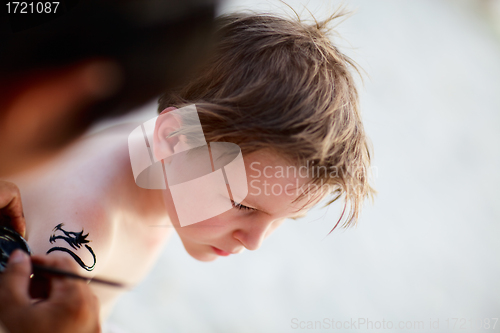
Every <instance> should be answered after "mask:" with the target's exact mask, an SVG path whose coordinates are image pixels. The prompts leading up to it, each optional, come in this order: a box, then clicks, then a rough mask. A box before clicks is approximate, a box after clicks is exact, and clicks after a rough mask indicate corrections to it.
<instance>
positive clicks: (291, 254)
mask: <svg viewBox="0 0 500 333" xmlns="http://www.w3.org/2000/svg"><path fill="white" fill-rule="evenodd" d="M287 3H288V4H289V5H290V6H292V7H293V8H294V9H295V10H296V11H297V12H299V13H301V14H302V16H303V17H304V18H307V17H310V15H309V14H308V11H307V10H309V11H310V12H311V13H313V14H314V16H315V17H316V18H318V19H321V18H324V17H326V16H327V15H328V14H329V13H331V12H332V10H334V9H335V8H336V7H337V6H338V5H339V4H341V2H338V1H328V0H326V1H321V0H319V1H313V0H310V1H294V0H287ZM344 4H345V5H346V6H347V8H348V9H351V10H355V11H356V12H355V14H354V15H353V16H352V17H350V18H349V19H347V20H346V21H345V22H343V23H342V24H340V25H339V26H338V28H337V31H338V32H339V33H340V35H341V37H342V38H341V39H339V38H334V39H333V40H334V42H335V43H336V44H338V45H340V46H341V49H342V50H343V51H344V52H345V53H347V54H348V55H350V56H351V57H352V58H353V59H354V60H355V61H356V62H358V63H359V64H360V66H361V67H362V68H363V69H364V70H365V71H366V72H367V75H365V83H364V85H363V86H360V98H361V102H362V112H363V117H364V124H365V127H366V130H367V132H368V135H369V136H370V138H371V140H372V143H373V146H374V152H375V154H374V160H373V165H374V175H375V187H376V189H377V190H378V192H379V194H378V196H377V197H376V200H375V202H374V204H370V203H367V204H366V206H365V209H364V211H363V214H362V217H361V220H360V221H359V225H358V227H357V228H353V229H349V230H346V231H343V230H342V229H338V230H336V231H334V232H333V233H332V234H331V235H330V236H328V237H325V236H326V234H327V233H328V231H329V230H330V229H331V228H332V227H333V225H334V223H335V222H336V221H337V218H338V216H339V214H340V206H339V205H334V206H332V207H330V208H328V209H319V208H318V209H316V210H315V211H314V212H313V213H311V214H310V215H309V216H308V217H306V218H303V219H301V220H298V221H293V220H290V221H287V222H285V224H284V225H283V226H282V227H280V229H278V231H277V232H276V233H275V234H273V235H272V236H271V237H270V238H269V239H268V240H267V241H266V242H264V244H263V246H262V247H261V249H259V250H258V251H256V252H249V251H247V252H244V253H243V254H240V255H237V256H232V257H228V258H220V259H219V260H217V261H216V262H213V263H201V262H197V261H195V260H194V259H192V258H191V257H189V255H188V254H187V253H186V252H185V251H184V249H183V247H182V245H181V243H180V241H179V239H178V238H177V236H175V237H174V238H173V239H172V241H171V242H170V243H169V244H168V245H167V246H166V247H165V250H164V252H163V254H162V256H161V258H160V259H159V261H158V263H157V264H156V266H155V268H154V269H153V271H152V272H151V274H150V275H149V276H148V278H147V279H146V280H145V281H144V282H143V283H142V284H141V285H139V286H138V287H137V288H136V289H134V290H133V291H131V292H129V293H128V294H126V295H124V296H123V297H122V298H121V299H120V301H119V302H118V304H117V306H116V308H115V310H114V312H113V313H112V315H111V317H110V319H109V322H108V324H109V325H111V326H114V327H118V328H120V329H122V330H123V331H124V332H134V333H142V332H148V333H149V332H151V333H155V332H199V333H205V332H206V333H211V332H217V333H225V332H227V333H235V332H237V333H239V332H242V333H244V332H252V333H254V332H264V333H267V332H269V333H274V332H329V331H335V330H336V331H342V332H365V331H366V332H378V331H402V329H398V327H397V325H399V324H400V322H402V323H403V326H406V329H404V330H405V331H411V332H429V331H434V332H483V331H485V332H492V331H497V332H500V322H497V323H496V327H495V329H494V330H493V329H492V327H493V325H494V324H495V319H493V318H499V319H498V320H499V321H500V283H499V281H500V260H499V259H500V258H499V254H500V242H499V240H500V225H499V221H500V191H499V188H500V175H499V171H500V1H498V0H490V1H486V0H484V1H465V0H464V1H451V0H448V1H446V0H418V1H417V0H414V1H408V0H406V1H400V0H377V1H374V0H364V1H361V0H359V1H358V0H356V1H351V0H350V1H348V2H344ZM305 8H307V10H305ZM248 9H250V10H255V11H257V12H272V13H277V14H281V15H289V16H290V15H292V14H291V11H290V9H287V6H286V5H284V4H283V3H280V2H279V1H276V0H273V1H271V0H269V1H250V0H246V1H236V0H230V1H227V2H226V3H225V4H224V6H223V7H222V8H221V12H230V11H234V10H248ZM155 109H156V105H155V104H150V105H148V106H147V107H145V108H144V109H142V110H139V111H138V112H137V113H136V114H134V115H131V116H129V117H127V118H126V119H125V120H128V119H132V118H134V119H139V118H144V120H147V119H150V118H152V117H154V116H155ZM122 121H124V120H122ZM152 232H154V230H152ZM294 318H295V319H294ZM325 318H327V320H331V319H333V320H335V321H349V322H350V320H351V318H352V320H353V321H354V322H356V321H357V325H356V327H351V328H348V327H345V326H344V328H342V329H338V328H337V329H335V330H334V329H332V328H330V329H328V327H326V325H325V321H324V320H325ZM359 318H365V320H370V321H372V322H373V324H372V325H374V326H376V325H377V324H376V323H375V322H376V321H378V322H380V323H382V321H383V320H384V321H385V322H386V324H385V325H386V327H387V326H388V322H389V321H391V322H392V323H393V325H394V328H393V329H392V330H383V329H377V328H379V326H376V327H373V328H372V329H369V327H367V324H364V325H360V322H359ZM453 318H458V321H457V322H455V320H454V319H453ZM486 318H489V321H490V325H489V329H484V327H485V324H486V323H487V320H485V319H486ZM447 319H448V320H447ZM479 319H482V324H483V328H482V329H479V328H478V325H479V324H480V322H479V321H478V320H479ZM436 320H439V329H438V328H437V327H438V326H436ZM309 321H310V322H312V325H314V324H315V321H320V322H321V323H322V324H323V328H322V329H320V327H319V326H318V324H317V323H316V329H300V328H298V327H297V326H302V327H307V325H308V322H309ZM430 321H431V322H430ZM408 322H409V323H410V324H408ZM415 322H417V323H415ZM418 322H423V325H424V326H420V328H418V327H419V325H421V324H419V323H418ZM464 322H465V325H463V324H464ZM330 323H331V322H330ZM431 323H432V325H433V328H434V329H431V328H430V325H431ZM454 323H455V329H453V326H454ZM486 326H487V325H486ZM474 327H475V328H474Z"/></svg>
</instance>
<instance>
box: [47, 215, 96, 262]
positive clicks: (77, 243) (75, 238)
mask: <svg viewBox="0 0 500 333" xmlns="http://www.w3.org/2000/svg"><path fill="white" fill-rule="evenodd" d="M63 225H64V224H63V223H60V224H58V225H56V226H55V228H54V229H53V231H54V234H53V235H52V236H50V238H49V242H50V243H51V244H52V243H54V242H55V241H57V240H58V239H62V240H64V241H66V243H68V244H69V245H70V246H71V247H72V248H73V249H75V250H78V249H79V248H81V247H82V245H85V248H86V249H87V250H88V251H89V252H90V254H91V255H92V258H93V259H94V263H93V264H92V266H87V265H86V264H85V263H84V262H83V260H82V259H81V258H80V257H79V256H78V255H77V254H76V253H74V252H73V251H71V250H70V249H67V248H65V247H60V246H55V247H52V248H50V249H49V250H48V251H47V253H46V254H49V253H51V252H54V251H62V252H66V253H68V254H69V255H71V256H72V257H73V259H75V261H76V262H77V263H78V264H79V265H80V266H81V267H82V268H83V269H85V270H87V271H91V270H93V269H94V267H95V264H96V257H95V254H94V251H93V250H92V248H91V247H90V246H88V245H87V243H89V242H90V241H89V240H87V237H88V235H89V234H88V233H87V234H86V235H84V234H83V229H82V231H80V232H73V231H66V230H64V229H63V228H62V226H63ZM57 231H61V232H62V233H63V234H64V235H57V236H56V234H55V233H56V232H57Z"/></svg>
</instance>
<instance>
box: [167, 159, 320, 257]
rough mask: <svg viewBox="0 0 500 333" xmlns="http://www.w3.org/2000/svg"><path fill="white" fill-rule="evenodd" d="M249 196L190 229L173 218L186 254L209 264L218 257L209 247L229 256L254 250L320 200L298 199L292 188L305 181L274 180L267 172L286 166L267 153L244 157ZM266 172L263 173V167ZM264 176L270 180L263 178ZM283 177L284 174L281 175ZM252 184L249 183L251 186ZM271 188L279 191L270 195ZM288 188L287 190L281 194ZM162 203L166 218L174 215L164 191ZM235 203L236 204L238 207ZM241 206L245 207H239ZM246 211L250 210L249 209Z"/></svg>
mask: <svg viewBox="0 0 500 333" xmlns="http://www.w3.org/2000/svg"><path fill="white" fill-rule="evenodd" d="M244 162H245V169H246V173H247V183H248V187H249V194H248V195H247V197H246V198H245V200H243V201H242V202H241V203H233V209H231V210H229V211H227V212H225V213H223V214H220V215H218V216H216V217H213V218H210V219H208V220H205V221H203V222H199V223H196V224H194V225H191V226H185V227H181V226H180V225H179V222H178V220H177V219H176V218H173V219H172V223H173V225H174V227H175V229H176V231H177V234H178V235H179V237H180V238H181V240H182V243H183V244H184V247H185V249H186V251H187V252H188V253H189V254H190V255H191V256H192V257H193V258H195V259H197V260H200V261H213V260H215V259H217V258H218V257H219V255H218V254H217V253H216V251H214V249H213V247H215V248H218V249H221V250H223V251H225V252H229V253H232V254H236V253H241V252H242V251H244V250H245V249H247V250H251V251H254V250H257V249H258V248H259V247H260V246H261V245H262V243H263V241H264V240H265V239H266V238H267V237H269V235H271V234H272V233H273V232H274V231H275V230H276V229H277V228H278V227H279V226H280V225H281V224H282V223H283V222H284V220H285V219H286V218H298V217H301V216H303V215H305V214H306V213H307V211H308V210H309V209H310V208H311V207H312V206H313V205H314V204H315V203H316V202H317V201H319V199H320V197H317V198H315V199H314V200H313V201H312V202H309V203H308V199H307V197H305V198H304V199H302V200H299V201H296V202H294V201H295V199H296V198H297V197H298V193H296V191H295V190H291V189H295V188H296V185H297V181H298V184H299V186H302V185H304V183H305V182H306V181H307V179H305V178H298V177H294V176H293V175H292V174H290V175H287V176H288V177H280V176H278V177H276V175H275V173H274V174H273V173H270V172H269V169H270V168H271V170H278V169H279V168H280V167H282V168H285V169H286V167H288V164H287V163H286V162H285V160H284V159H282V158H280V157H279V156H276V155H275V154H272V153H271V152H267V151H259V152H255V153H252V154H250V155H247V156H244ZM266 167H267V170H266V171H267V172H266V173H264V168H266ZM266 175H268V176H270V177H266ZM285 176H286V175H285ZM251 182H252V183H251ZM271 188H274V189H275V193H278V192H279V190H278V189H283V191H282V193H281V194H280V195H274V194H273V193H272V192H271V190H270V189H271ZM285 189H289V191H285ZM165 204H166V207H167V210H168V211H169V215H170V216H174V217H175V216H176V215H175V210H174V207H173V203H172V199H171V197H170V193H169V192H168V191H165ZM238 204H239V205H238ZM241 205H243V206H245V207H248V208H243V207H242V206H241ZM249 208H250V209H249Z"/></svg>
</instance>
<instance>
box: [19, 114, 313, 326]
mask: <svg viewBox="0 0 500 333" xmlns="http://www.w3.org/2000/svg"><path fill="white" fill-rule="evenodd" d="M136 126H137V124H132V125H124V126H119V127H115V128H112V129H109V130H106V131H104V132H102V133H99V134H97V135H94V136H91V137H87V138H85V139H82V140H80V141H79V142H78V143H77V144H76V145H75V146H74V147H73V149H71V150H69V151H67V152H66V153H65V154H62V155H61V156H60V157H59V158H57V159H56V160H54V161H53V162H50V163H49V164H47V165H45V166H44V167H42V168H40V169H38V170H36V171H32V172H30V173H27V174H24V175H23V176H21V177H18V178H16V179H14V180H15V182H16V184H18V185H19V187H20V189H21V193H22V195H23V202H24V207H25V208H24V211H25V216H26V221H27V228H26V230H27V232H26V234H27V240H28V243H29V245H30V247H31V249H32V250H33V252H34V253H35V254H40V255H43V254H45V253H46V252H47V251H48V250H49V249H50V248H51V247H53V246H55V245H57V246H63V247H66V248H68V249H71V247H70V245H68V243H67V242H64V241H62V240H58V241H56V242H55V243H54V244H51V243H50V242H49V238H50V236H51V235H52V234H53V228H54V227H55V226H56V225H58V224H59V223H64V229H65V230H66V231H74V232H80V231H81V230H82V229H83V230H84V233H85V234H87V233H88V234H89V236H88V238H87V239H88V240H90V243H89V245H91V246H92V249H93V251H94V252H95V255H96V258H97V264H96V266H95V268H94V269H93V270H92V271H86V270H84V269H83V268H81V267H79V268H78V269H77V270H78V273H79V274H81V275H84V276H89V277H93V276H98V277H100V278H105V279H108V280H114V281H117V282H122V283H125V284H128V285H130V286H132V285H134V284H136V283H138V282H139V281H141V280H142V278H144V276H145V275H146V274H147V272H148V271H149V270H150V268H151V266H152V265H153V264H154V262H155V260H156V258H157V256H158V255H159V253H160V251H161V249H162V247H163V246H164V244H165V243H166V241H167V240H168V238H169V237H170V236H171V235H172V233H173V232H174V230H175V231H176V232H177V233H178V235H179V237H180V239H181V240H182V243H183V244H184V247H185V249H186V251H187V252H188V253H189V254H190V255H191V256H192V257H193V258H195V259H197V260H200V261H213V260H215V259H217V258H219V257H220V255H219V254H217V251H216V250H215V249H214V247H215V248H218V249H220V250H222V251H226V252H230V253H234V254H236V253H240V252H242V251H243V250H245V249H248V250H252V251H253V250H257V249H258V248H259V247H260V246H261V245H262V242H263V241H264V239H266V238H267V237H268V236H269V235H270V234H271V233H272V232H274V230H276V229H277V228H278V227H279V226H280V225H281V224H282V223H283V221H284V220H285V219H286V218H295V217H299V216H302V215H304V214H305V213H306V212H307V210H308V209H310V208H311V207H312V206H313V205H314V204H315V203H317V202H318V201H319V200H320V199H321V196H317V197H315V198H314V200H308V198H307V197H306V198H304V199H302V200H299V201H296V202H294V201H295V199H296V198H297V196H298V193H297V192H296V191H289V193H288V192H286V191H283V192H282V193H281V194H280V195H269V193H267V194H266V186H267V191H269V189H270V188H272V187H273V186H275V187H278V186H279V187H281V188H287V189H294V188H296V186H297V184H298V185H299V186H301V185H302V184H304V183H305V182H306V181H307V179H302V178H297V177H294V176H293V175H289V176H288V177H276V176H275V175H273V174H271V175H270V177H266V175H265V173H264V171H265V170H264V168H265V167H268V168H269V167H272V168H277V167H285V168H286V167H287V166H288V164H287V162H286V161H285V160H284V159H282V158H280V157H279V156H277V155H276V154H273V153H271V152H266V151H259V152H256V153H252V154H249V155H245V156H244V162H245V168H246V172H247V182H248V184H249V194H248V196H247V197H246V198H245V200H243V201H242V202H241V203H233V205H234V206H233V208H232V209H230V210H229V211H226V212H225V213H223V214H220V215H218V216H216V217H213V218H210V219H208V220H205V221H203V222H199V223H196V224H193V225H189V226H185V227H180V225H179V222H178V219H177V215H176V212H175V207H174V205H173V201H172V197H171V195H170V192H169V190H147V189H142V188H140V187H138V186H137V185H136V184H135V181H134V179H133V175H132V170H131V166H130V158H129V153H128V143H127V137H128V134H129V133H130V132H131V131H132V130H133V129H134V128H135V127H136ZM252 163H254V164H253V166H252ZM267 175H269V172H267ZM251 181H254V182H253V183H252V185H251V183H250V182H251ZM266 184H267V185H266ZM48 189H51V190H48ZM256 189H260V190H261V191H260V193H258V191H257V190H256ZM240 204H242V205H244V206H246V207H249V208H251V209H247V208H244V209H239V208H241V206H240ZM54 206H57V207H60V209H58V210H57V211H55V210H53V209H52V207H54ZM193 207H195V203H193ZM238 207H239V208H238ZM71 250H72V251H73V252H74V253H75V254H77V255H78V256H79V257H80V258H81V259H82V260H83V261H84V262H86V263H88V262H90V263H92V260H93V259H92V257H91V255H90V254H89V252H88V251H87V250H86V249H85V248H84V247H81V248H80V249H76V250H75V249H71ZM48 257H60V258H61V257H65V258H67V257H69V255H68V254H67V253H64V252H61V251H54V252H51V253H50V254H48ZM92 288H93V290H94V292H95V293H96V295H97V296H98V298H99V300H100V303H101V308H102V312H101V317H102V318H103V319H104V318H105V317H106V315H107V314H108V313H109V310H110V309H111V307H112V305H113V303H114V300H115V298H116V296H118V295H119V294H120V293H121V292H122V290H116V289H113V288H105V287H101V286H97V285H96V286H92Z"/></svg>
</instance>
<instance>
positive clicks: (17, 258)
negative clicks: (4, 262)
mask: <svg viewBox="0 0 500 333" xmlns="http://www.w3.org/2000/svg"><path fill="white" fill-rule="evenodd" d="M27 258H28V256H27V255H26V253H24V251H22V250H15V251H14V252H12V253H11V255H10V259H9V263H12V264H19V263H21V262H23V261H25V260H26V259H27Z"/></svg>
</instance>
